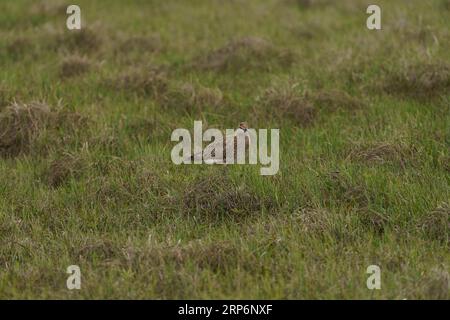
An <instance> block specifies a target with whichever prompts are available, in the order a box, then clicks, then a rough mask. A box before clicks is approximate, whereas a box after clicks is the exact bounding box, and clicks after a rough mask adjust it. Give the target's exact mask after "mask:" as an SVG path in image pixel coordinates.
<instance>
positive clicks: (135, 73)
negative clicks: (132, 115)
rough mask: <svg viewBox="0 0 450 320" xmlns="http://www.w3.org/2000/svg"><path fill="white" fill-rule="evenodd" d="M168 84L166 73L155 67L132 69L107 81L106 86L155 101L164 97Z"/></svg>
mask: <svg viewBox="0 0 450 320" xmlns="http://www.w3.org/2000/svg"><path fill="white" fill-rule="evenodd" d="M168 84H169V80H168V78H167V76H166V73H165V72H164V71H163V70H161V69H160V68H157V67H148V68H144V69H138V68H132V69H129V70H127V71H125V72H123V73H121V74H119V75H118V76H117V77H116V78H115V79H112V80H109V81H108V85H109V86H110V87H112V88H113V89H116V90H120V91H122V92H126V93H128V92H129V93H136V94H139V95H146V96H151V97H153V98H156V99H158V98H162V97H163V96H164V95H165V93H166V92H167V88H168Z"/></svg>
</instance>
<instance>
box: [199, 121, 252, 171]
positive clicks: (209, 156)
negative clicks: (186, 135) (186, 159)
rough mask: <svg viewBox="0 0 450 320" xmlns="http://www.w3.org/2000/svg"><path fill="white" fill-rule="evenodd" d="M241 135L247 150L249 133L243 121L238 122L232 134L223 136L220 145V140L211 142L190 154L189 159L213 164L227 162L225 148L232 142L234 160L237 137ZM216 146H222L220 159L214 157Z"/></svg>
mask: <svg viewBox="0 0 450 320" xmlns="http://www.w3.org/2000/svg"><path fill="white" fill-rule="evenodd" d="M241 137H242V138H244V143H245V149H244V150H248V147H249V145H250V134H249V132H248V125H247V122H245V121H244V122H240V123H239V127H238V128H237V129H236V130H235V132H234V134H232V135H228V136H225V137H224V138H223V141H222V145H221V142H220V141H218V142H215V143H211V144H209V145H208V146H207V147H206V148H205V149H204V150H203V151H202V152H198V153H196V154H194V155H192V156H191V158H190V159H191V160H192V161H194V160H199V159H203V160H204V162H205V163H207V164H213V163H217V164H227V163H228V162H227V150H228V148H230V147H231V145H230V144H233V152H234V154H233V159H234V162H235V161H236V159H237V150H238V139H239V138H241ZM217 148H222V158H221V159H216V158H215V156H216V150H217Z"/></svg>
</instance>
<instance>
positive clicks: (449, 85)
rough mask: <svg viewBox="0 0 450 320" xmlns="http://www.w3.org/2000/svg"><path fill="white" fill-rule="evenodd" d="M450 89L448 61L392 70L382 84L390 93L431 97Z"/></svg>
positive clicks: (424, 97)
mask: <svg viewBox="0 0 450 320" xmlns="http://www.w3.org/2000/svg"><path fill="white" fill-rule="evenodd" d="M449 89H450V65H448V64H446V63H421V64H414V65H408V66H407V67H405V68H402V69H401V70H399V71H391V72H389V73H388V75H387V78H386V79H385V81H384V83H383V84H382V90H383V91H384V92H386V93H388V94H392V95H400V96H405V97H412V98H418V99H431V98H435V97H437V96H439V95H441V94H445V93H447V92H448V91H449Z"/></svg>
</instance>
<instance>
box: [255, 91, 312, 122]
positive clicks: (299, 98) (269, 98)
mask: <svg viewBox="0 0 450 320" xmlns="http://www.w3.org/2000/svg"><path fill="white" fill-rule="evenodd" d="M253 108H254V114H255V115H256V116H262V115H264V117H267V118H270V119H277V120H278V121H282V120H283V119H290V120H292V121H293V122H294V123H295V124H296V125H301V126H307V125H310V124H312V123H313V121H314V120H315V117H316V113H317V110H316V108H315V107H314V105H313V103H312V102H311V101H310V100H309V99H307V97H306V96H305V91H304V90H303V88H302V87H301V85H300V84H299V83H285V84H282V85H276V86H272V87H270V88H268V89H266V90H265V91H264V92H263V93H262V94H261V95H260V96H258V97H257V99H256V104H255V106H254V107H253Z"/></svg>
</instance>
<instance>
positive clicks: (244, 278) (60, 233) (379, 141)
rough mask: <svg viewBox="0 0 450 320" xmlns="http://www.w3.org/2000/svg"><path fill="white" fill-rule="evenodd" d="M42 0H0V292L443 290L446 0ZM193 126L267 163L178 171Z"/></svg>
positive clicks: (213, 294) (391, 295)
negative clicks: (247, 144)
mask: <svg viewBox="0 0 450 320" xmlns="http://www.w3.org/2000/svg"><path fill="white" fill-rule="evenodd" d="M44 3H47V4H46V5H39V2H37V1H31V0H30V1H25V0H20V1H14V2H13V1H3V2H2V3H1V4H0V12H1V14H0V70H1V72H0V298H4V299H16V298H27V299H28V298H39V299H42V298H62V299H82V298H95V299H98V298H112V299H122V298H140V299H142V298H146V299H149V298H150V299H160V298H168V299H173V298H210V299H211V298H214V299H218V298H227V299H228V298H230V299H235V298H236V299H258V298H260V299H272V298H274V299H310V298H317V299H324V298H330V299H340V298H355V299H403V298H408V299H414V298H418V299H431V298H437V299H449V298H450V291H449V281H450V274H449V264H450V251H449V244H450V241H449V238H450V188H449V182H450V175H449V170H450V154H449V150H450V94H449V92H450V90H449V89H450V55H449V53H450V31H449V30H450V28H449V27H450V9H449V8H450V7H449V2H448V1H441V0H435V1H418V0H417V1H416V0H414V1H378V4H379V5H380V6H381V7H382V26H383V30H382V31H369V30H367V29H366V18H367V15H366V13H365V11H366V8H367V5H368V4H369V3H371V2H370V1H359V0H348V1H339V2H338V1H326V0H322V1H320V0H318V1H310V3H311V5H309V6H304V5H302V3H305V1H295V0H270V1H256V0H249V1H238V0H234V1H216V0H211V1H206V0H205V1H200V0H192V1H175V0H174V1H172V0H168V1H164V2H161V1H158V2H157V1H143V0H142V1H133V2H129V3H127V4H124V2H123V1H118V0H117V1H115V0H114V1H112V0H108V1H106V0H105V1H87V0H79V1H77V4H79V5H80V7H81V11H82V17H83V20H84V29H83V31H82V32H81V33H80V32H71V31H68V30H67V29H66V28H65V19H66V15H65V7H64V6H61V4H64V3H63V2H59V1H58V2H56V1H54V2H52V1H45V2H44V1H42V2H41V4H44ZM239 39H241V40H239ZM242 39H244V40H242ZM261 39H264V40H261ZM236 43H238V44H236ZM220 48H224V49H222V50H217V49H220ZM227 50H228V51H227ZM186 88H188V89H186ZM35 102H40V103H42V104H44V106H47V107H45V108H43V109H42V108H41V109H39V110H37V109H35V108H36V107H35ZM14 103H16V104H14ZM11 105H13V107H11ZM24 105H25V107H24ZM26 106H28V107H26ZM23 108H25V109H23ZM27 108H28V109H27ZM20 110H31V111H30V112H28V111H25V112H20ZM194 120H203V121H205V122H206V123H207V124H208V126H209V127H217V128H221V129H225V128H233V127H236V126H237V125H238V123H239V122H240V121H247V122H248V123H249V124H250V126H251V127H254V128H280V129H281V131H280V139H281V141H280V142H281V146H280V155H281V163H280V171H279V172H278V174H277V175H275V176H261V175H259V167H258V166H226V167H223V166H213V167H210V166H175V165H173V164H172V162H171V160H170V151H171V148H172V147H173V145H174V144H173V143H171V141H170V134H171V132H172V130H173V129H175V128H190V129H191V128H193V121H194ZM372 264H376V265H379V266H380V267H381V272H382V288H381V290H373V291H372V290H368V289H367V287H366V280H367V277H368V275H367V274H366V268H367V267H368V266H369V265H372ZM69 265H79V266H80V268H81V272H82V289H81V290H74V291H69V290H68V289H67V288H66V279H67V276H68V275H67V274H66V273H65V271H66V268H67V267H68V266H69Z"/></svg>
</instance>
